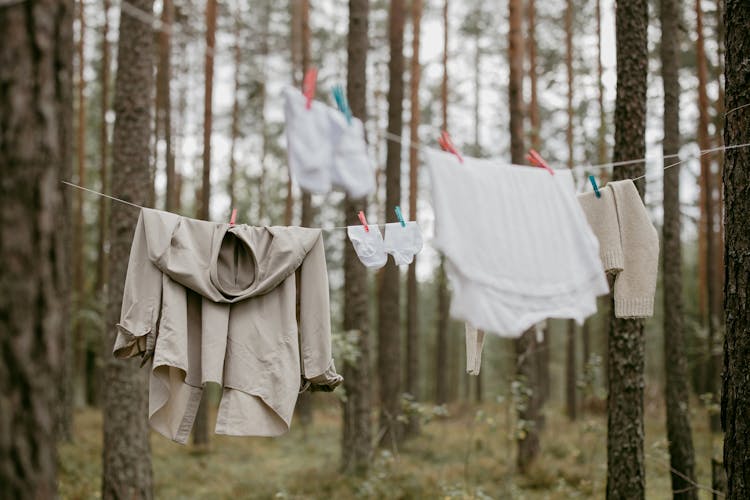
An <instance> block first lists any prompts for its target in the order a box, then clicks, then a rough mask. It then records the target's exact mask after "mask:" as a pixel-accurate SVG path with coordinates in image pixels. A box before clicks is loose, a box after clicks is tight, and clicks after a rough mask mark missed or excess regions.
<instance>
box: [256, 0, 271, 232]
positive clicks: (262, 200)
mask: <svg viewBox="0 0 750 500" xmlns="http://www.w3.org/2000/svg"><path fill="white" fill-rule="evenodd" d="M263 9H264V10H263V34H262V38H261V42H260V56H261V58H262V59H263V61H262V62H261V67H262V70H261V74H262V75H263V76H262V79H263V81H262V82H261V83H260V87H259V89H258V100H259V101H260V102H259V105H258V108H259V113H260V126H261V145H260V176H259V178H258V224H263V223H264V219H265V216H266V157H267V156H268V142H269V140H268V131H267V122H266V97H267V95H266V82H265V79H266V77H267V76H268V35H269V30H270V27H269V25H270V23H271V9H272V2H271V0H265V2H264V3H263ZM268 223H269V224H270V221H269V222H268Z"/></svg>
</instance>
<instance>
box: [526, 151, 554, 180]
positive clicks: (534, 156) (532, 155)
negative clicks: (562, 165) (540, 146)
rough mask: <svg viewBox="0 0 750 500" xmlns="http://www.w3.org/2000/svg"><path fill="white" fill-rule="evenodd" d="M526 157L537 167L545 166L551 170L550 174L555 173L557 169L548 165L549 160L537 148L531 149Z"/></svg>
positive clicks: (547, 169) (548, 170)
mask: <svg viewBox="0 0 750 500" xmlns="http://www.w3.org/2000/svg"><path fill="white" fill-rule="evenodd" d="M526 159H527V160H529V162H530V163H531V164H532V165H534V166H535V167H539V168H543V169H545V170H546V171H547V172H549V173H550V175H555V171H554V170H552V169H551V168H550V167H549V165H547V162H545V161H544V159H543V158H542V157H541V156H540V155H539V153H537V152H536V151H535V150H533V149H529V154H527V155H526Z"/></svg>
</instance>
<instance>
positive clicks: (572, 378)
mask: <svg viewBox="0 0 750 500" xmlns="http://www.w3.org/2000/svg"><path fill="white" fill-rule="evenodd" d="M565 70H566V73H567V76H568V92H567V94H568V96H567V97H568V126H567V128H566V130H565V142H566V143H567V145H568V168H571V169H572V168H573V161H574V159H573V154H574V153H573V0H567V3H566V9H565ZM566 347H567V349H566V352H565V357H566V362H565V413H566V414H567V416H568V418H569V419H570V420H575V419H576V418H577V416H578V412H577V404H576V324H575V321H574V320H572V319H571V320H568V332H567V342H566Z"/></svg>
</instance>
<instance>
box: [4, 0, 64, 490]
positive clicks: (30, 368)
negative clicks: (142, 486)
mask: <svg viewBox="0 0 750 500" xmlns="http://www.w3.org/2000/svg"><path fill="white" fill-rule="evenodd" d="M73 16H74V4H73V2H72V1H70V0H67V1H49V2H39V1H35V0H29V1H27V2H23V3H17V4H12V5H7V6H4V7H2V8H0V130H2V136H0V175H1V176H2V183H0V262H2V272H0V359H2V363H0V415H2V418H0V457H2V458H0V497H2V498H56V497H57V483H56V477H55V476H56V471H57V451H56V446H55V444H56V440H57V437H58V436H59V434H58V431H59V422H58V419H59V418H60V415H59V405H60V403H61V402H62V401H63V400H64V397H65V394H64V391H65V390H66V389H67V388H66V387H63V386H62V384H61V383H60V381H61V379H62V376H63V371H64V364H66V363H69V359H66V358H67V357H68V353H69V351H68V348H69V342H68V341H67V339H68V333H69V326H68V325H69V320H70V317H69V311H70V309H69V305H70V304H69V297H70V291H71V290H70V285H69V284H70V278H71V273H70V271H69V269H70V261H69V256H68V248H69V247H68V245H69V243H70V227H69V214H70V198H69V196H68V195H67V193H66V192H65V191H64V189H66V188H65V187H64V186H63V185H62V184H61V183H60V181H61V180H64V179H68V178H69V176H70V174H71V160H72V156H71V153H72V149H71V148H70V144H71V143H72V142H73V140H74V139H73V136H72V135H73V109H72V105H71V103H72V101H73V65H72V62H73Z"/></svg>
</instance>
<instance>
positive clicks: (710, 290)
mask: <svg viewBox="0 0 750 500" xmlns="http://www.w3.org/2000/svg"><path fill="white" fill-rule="evenodd" d="M695 16H696V31H697V35H698V37H697V41H696V47H695V52H696V60H697V61H696V62H697V64H698V111H699V118H698V146H699V147H700V149H701V150H705V149H709V148H710V147H711V142H710V139H709V137H708V126H709V122H710V116H709V110H708V107H709V103H708V93H707V89H706V86H707V84H708V68H707V62H706V51H705V46H704V38H703V11H702V8H701V4H700V0H695ZM700 162H701V193H702V202H703V215H704V217H703V219H702V220H701V222H702V225H703V232H704V238H705V250H706V253H705V254H704V255H701V256H700V258H701V259H705V265H704V272H705V274H706V277H705V286H706V288H705V290H706V307H707V312H708V314H707V317H706V319H707V323H706V324H707V326H708V344H707V346H706V347H707V354H708V356H707V363H706V378H705V380H706V389H705V390H706V392H709V393H711V394H712V401H713V402H714V403H718V402H719V390H720V388H719V380H720V376H721V374H720V372H719V358H718V357H717V356H716V355H715V354H714V351H716V350H717V349H716V345H717V340H718V339H717V338H716V337H717V332H716V328H717V323H718V320H717V317H718V315H719V311H717V310H716V305H717V304H716V299H715V296H716V288H715V287H716V283H717V282H716V279H715V277H714V276H715V274H716V273H717V269H716V268H715V266H716V257H715V255H716V237H715V231H714V227H715V222H716V220H715V219H716V218H715V215H714V208H715V207H714V205H715V202H714V186H713V182H712V181H713V176H714V174H713V172H712V165H711V157H710V156H709V155H701V157H700ZM709 419H710V425H711V431H712V432H721V423H720V421H719V416H718V415H716V414H713V413H712V414H711V416H710V417H709Z"/></svg>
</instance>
